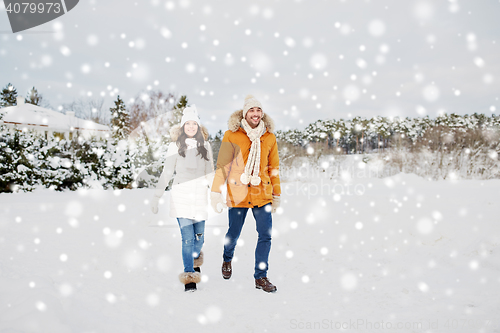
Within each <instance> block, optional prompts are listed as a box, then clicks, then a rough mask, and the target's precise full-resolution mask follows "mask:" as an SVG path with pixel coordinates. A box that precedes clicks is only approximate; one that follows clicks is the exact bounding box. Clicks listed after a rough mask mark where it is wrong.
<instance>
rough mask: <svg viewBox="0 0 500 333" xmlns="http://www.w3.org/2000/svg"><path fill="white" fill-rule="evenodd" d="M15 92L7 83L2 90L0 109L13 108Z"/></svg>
mask: <svg viewBox="0 0 500 333" xmlns="http://www.w3.org/2000/svg"><path fill="white" fill-rule="evenodd" d="M16 98H17V90H16V88H14V86H13V85H12V84H10V83H8V84H7V85H6V86H5V88H3V89H2V93H1V97H0V107H1V108H3V107H6V106H13V105H16V104H17V101H16Z"/></svg>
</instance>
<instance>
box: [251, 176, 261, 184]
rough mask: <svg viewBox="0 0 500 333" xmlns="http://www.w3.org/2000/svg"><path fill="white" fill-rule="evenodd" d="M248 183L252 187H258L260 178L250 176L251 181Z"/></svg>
mask: <svg viewBox="0 0 500 333" xmlns="http://www.w3.org/2000/svg"><path fill="white" fill-rule="evenodd" d="M250 183H251V184H252V185H253V186H257V185H259V184H260V177H259V176H252V180H251V181H250Z"/></svg>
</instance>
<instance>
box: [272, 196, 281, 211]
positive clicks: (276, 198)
mask: <svg viewBox="0 0 500 333" xmlns="http://www.w3.org/2000/svg"><path fill="white" fill-rule="evenodd" d="M280 204H281V199H280V196H279V195H273V203H272V204H271V213H276V210H277V209H278V208H279V207H280Z"/></svg>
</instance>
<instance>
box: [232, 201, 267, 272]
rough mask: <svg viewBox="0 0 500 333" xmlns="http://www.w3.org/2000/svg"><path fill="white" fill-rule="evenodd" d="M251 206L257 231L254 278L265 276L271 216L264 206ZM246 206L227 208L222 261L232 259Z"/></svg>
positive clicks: (245, 213) (243, 221) (246, 210)
mask: <svg viewBox="0 0 500 333" xmlns="http://www.w3.org/2000/svg"><path fill="white" fill-rule="evenodd" d="M268 205H270V204H267V205H264V206H262V207H254V208H252V213H253V217H254V218H255V222H256V228H257V233H258V234H259V237H258V240H257V246H256V247H255V273H254V278H256V279H260V278H262V277H266V276H267V269H268V264H269V263H268V261H269V252H270V251H271V232H272V229H273V218H272V215H271V210H270V209H268V210H266V206H268ZM247 212H248V208H239V207H233V208H229V210H228V214H229V229H228V230H227V233H226V240H225V242H224V255H223V258H224V261H225V262H228V261H231V260H232V259H233V254H234V248H235V246H236V242H237V241H238V238H239V237H240V234H241V229H242V228H243V224H244V223H245V217H246V216H247Z"/></svg>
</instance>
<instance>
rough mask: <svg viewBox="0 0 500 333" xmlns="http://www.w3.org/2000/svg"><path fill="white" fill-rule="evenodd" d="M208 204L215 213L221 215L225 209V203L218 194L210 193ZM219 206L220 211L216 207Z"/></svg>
mask: <svg viewBox="0 0 500 333" xmlns="http://www.w3.org/2000/svg"><path fill="white" fill-rule="evenodd" d="M210 204H211V205H212V208H213V209H214V210H215V212H216V213H222V210H223V209H224V208H227V205H226V203H225V202H224V201H223V200H222V194H221V193H219V192H210ZM219 204H220V205H221V207H222V208H221V209H220V210H219V208H218V205H219Z"/></svg>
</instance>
